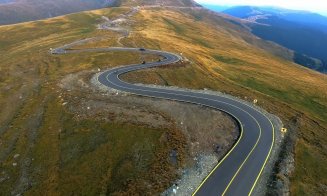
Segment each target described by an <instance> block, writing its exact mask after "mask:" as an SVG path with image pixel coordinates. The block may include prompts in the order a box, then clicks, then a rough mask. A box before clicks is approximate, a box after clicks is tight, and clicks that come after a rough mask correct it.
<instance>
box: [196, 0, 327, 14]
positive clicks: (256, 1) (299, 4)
mask: <svg viewBox="0 0 327 196" xmlns="http://www.w3.org/2000/svg"><path fill="white" fill-rule="evenodd" d="M195 1H196V2H198V3H200V4H209V5H257V6H277V7H283V8H288V9H296V10H308V11H314V12H320V13H327V1H326V0H195Z"/></svg>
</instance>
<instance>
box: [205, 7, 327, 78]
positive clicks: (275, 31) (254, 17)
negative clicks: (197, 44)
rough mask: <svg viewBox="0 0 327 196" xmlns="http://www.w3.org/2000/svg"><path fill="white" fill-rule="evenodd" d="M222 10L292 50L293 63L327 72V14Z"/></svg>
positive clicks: (263, 8) (237, 8) (252, 8)
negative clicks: (325, 15) (326, 15)
mask: <svg viewBox="0 0 327 196" xmlns="http://www.w3.org/2000/svg"><path fill="white" fill-rule="evenodd" d="M207 7H209V6H207ZM209 8H210V9H213V10H218V9H219V7H218V8H217V7H216V8H215V7H209ZM222 12H223V13H225V14H228V15H231V16H234V17H237V18H240V19H242V20H244V21H245V24H246V25H247V26H248V27H250V29H251V31H252V33H253V34H255V35H256V36H258V37H260V38H262V39H265V40H268V41H273V42H275V43H277V44H280V45H282V46H284V47H286V48H288V49H291V50H293V51H294V57H293V59H294V62H296V63H298V64H301V65H304V66H306V67H309V68H311V69H314V70H317V71H320V72H324V73H327V17H324V16H322V15H319V14H316V13H311V12H307V11H295V10H288V9H282V8H275V7H253V6H236V7H232V8H228V9H226V10H224V11H222Z"/></svg>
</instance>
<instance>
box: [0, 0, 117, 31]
mask: <svg viewBox="0 0 327 196" xmlns="http://www.w3.org/2000/svg"><path fill="white" fill-rule="evenodd" d="M111 4H112V1H111V0H92V1H86V0H56V1H52V0H17V1H13V2H12V3H9V4H2V5H1V4H0V25H4V24H13V23H19V22H26V21H31V20H38V19H43V18H49V17H54V16H59V15H63V14H68V13H72V12H79V11H83V10H90V9H98V8H102V7H106V6H109V5H111Z"/></svg>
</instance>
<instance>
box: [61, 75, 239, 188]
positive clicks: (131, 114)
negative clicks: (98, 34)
mask: <svg viewBox="0 0 327 196" xmlns="http://www.w3.org/2000/svg"><path fill="white" fill-rule="evenodd" d="M93 74H94V72H86V71H85V72H79V73H76V74H71V75H68V76H66V77H65V78H64V79H63V80H62V81H61V83H60V84H59V85H60V87H61V88H62V89H63V90H64V91H63V93H62V95H61V98H62V104H63V105H65V107H66V108H67V110H69V111H70V112H72V113H74V116H75V118H78V119H89V118H96V119H99V120H104V121H108V122H119V123H132V124H136V125H140V126H147V127H152V128H167V127H172V126H175V127H177V128H178V129H179V130H180V131H181V132H182V134H183V135H184V136H185V137H186V138H187V145H186V148H187V149H186V151H187V155H186V157H185V167H184V168H179V170H180V172H179V173H180V175H181V178H180V180H179V182H178V184H179V185H178V186H179V187H180V188H181V189H182V188H183V189H185V190H188V191H189V192H192V191H194V189H195V188H196V187H197V186H198V185H199V184H200V183H201V181H202V179H203V178H204V177H205V176H206V175H207V174H208V172H210V170H211V169H212V168H213V167H214V166H215V164H216V163H217V162H218V160H219V159H220V158H221V157H222V156H223V155H224V154H225V153H226V152H228V150H229V149H230V148H231V146H232V145H233V144H234V142H235V141H236V140H237V138H238V134H239V132H238V127H237V124H236V122H235V121H234V120H233V119H232V118H230V117H229V116H228V115H226V114H224V113H222V112H219V111H216V110H212V109H209V108H206V107H202V106H197V105H192V104H186V103H179V102H174V101H167V100H161V99H153V98H144V97H140V96H134V95H128V94H126V93H123V92H118V91H115V90H109V89H102V90H101V88H98V87H97V86H95V85H94V82H93V83H90V82H89V81H90V79H91V77H92V76H93ZM79 93H81V94H83V96H82V97H80V96H76V95H77V94H79ZM168 158H169V159H171V161H172V162H175V161H176V159H179V158H180V157H179V155H178V152H174V151H172V152H171V153H170V155H169V157H168ZM187 186H190V188H189V187H187Z"/></svg>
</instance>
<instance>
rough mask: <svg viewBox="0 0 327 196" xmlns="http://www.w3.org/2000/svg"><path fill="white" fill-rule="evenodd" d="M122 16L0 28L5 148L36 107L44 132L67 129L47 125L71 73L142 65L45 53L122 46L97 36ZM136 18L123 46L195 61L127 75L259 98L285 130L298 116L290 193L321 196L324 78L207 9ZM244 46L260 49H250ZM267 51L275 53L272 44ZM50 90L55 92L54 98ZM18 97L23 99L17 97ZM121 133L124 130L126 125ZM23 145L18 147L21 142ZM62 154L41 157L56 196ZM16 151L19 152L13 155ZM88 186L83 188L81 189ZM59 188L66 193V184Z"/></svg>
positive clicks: (326, 123)
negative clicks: (41, 110) (100, 27)
mask: <svg viewBox="0 0 327 196" xmlns="http://www.w3.org/2000/svg"><path fill="white" fill-rule="evenodd" d="M126 10H128V8H114V9H103V10H96V11H91V12H85V13H80V14H73V15H68V16H64V17H58V18H54V19H49V20H45V21H37V22H30V23H24V24H19V25H12V26H3V27H0V53H1V61H0V82H1V83H0V92H1V93H0V104H2V105H8V107H7V108H4V110H5V111H6V112H1V116H0V125H1V127H10V126H12V127H13V128H11V129H8V130H11V131H8V130H7V128H4V129H2V130H7V131H6V133H5V135H4V136H1V139H2V141H4V145H5V146H6V147H7V146H9V144H10V142H9V141H12V140H14V139H15V138H16V135H15V132H14V130H15V128H16V127H18V126H21V127H24V126H25V124H24V123H26V122H25V121H24V120H22V119H24V118H26V116H28V112H32V111H35V110H36V108H38V106H35V102H34V101H33V100H40V101H41V100H48V102H49V103H47V104H43V107H45V105H48V106H47V107H48V108H49V111H50V113H49V117H45V119H44V124H45V126H51V127H60V126H61V123H62V122H60V120H59V119H58V118H53V117H52V118H53V119H57V120H55V121H56V123H55V124H53V125H48V124H51V123H53V122H50V121H49V118H50V116H52V115H55V111H57V110H58V111H60V110H61V109H60V106H56V99H55V98H51V96H54V97H56V96H57V94H56V91H58V90H59V89H58V87H57V83H58V81H59V80H60V79H61V78H62V77H63V76H65V75H66V74H68V73H73V72H77V71H80V70H85V69H92V68H97V67H106V66H108V65H110V66H115V65H121V64H129V63H135V61H136V62H139V56H138V55H137V54H126V53H124V54H122V53H115V54H112V53H108V54H101V53H100V54H96V53H88V54H87V55H85V54H74V55H65V56H51V55H49V54H48V53H47V50H48V49H49V48H50V47H51V48H54V47H57V46H61V45H63V44H65V43H70V42H72V41H76V40H79V39H84V38H87V37H95V36H101V37H103V38H104V40H99V41H95V42H93V43H88V44H85V45H83V46H80V47H108V46H109V45H110V46H117V43H116V40H115V39H117V38H118V37H119V35H118V34H117V33H112V32H105V31H97V30H96V27H95V24H96V23H98V22H99V19H100V17H101V16H102V15H106V16H109V17H114V16H117V15H118V14H120V13H123V12H126ZM133 20H134V22H133V24H132V26H131V28H132V29H133V30H132V32H131V34H130V36H129V37H128V38H125V39H122V41H121V42H122V43H123V44H124V45H125V46H127V47H146V48H152V49H161V50H166V51H171V52H175V53H183V56H184V57H186V58H188V59H189V60H190V61H191V64H188V65H186V66H183V67H179V68H178V67H176V68H172V67H169V68H162V69H155V70H151V71H142V72H140V73H138V74H142V76H144V77H137V75H136V74H135V73H131V75H127V76H125V77H126V78H129V79H130V80H131V79H133V80H134V81H142V82H149V83H151V82H153V81H154V82H157V83H162V84H166V85H167V84H168V85H177V86H181V87H187V88H197V89H203V88H209V89H213V90H219V91H223V92H226V93H230V94H233V95H235V96H239V97H242V98H244V97H247V99H248V100H251V99H253V98H258V99H259V105H261V106H262V107H264V108H265V109H267V110H269V111H270V112H273V113H275V114H276V115H278V116H280V117H281V118H282V119H283V120H284V122H285V124H286V125H288V124H289V122H291V119H292V118H294V117H295V116H301V117H300V125H301V126H299V127H298V128H297V130H292V131H297V134H298V135H299V140H298V142H297V145H296V151H295V152H296V170H295V172H294V174H293V177H292V182H293V184H292V191H293V193H294V194H300V193H308V194H311V195H315V194H318V193H320V191H321V190H322V189H323V188H322V186H321V185H323V184H326V183H327V182H326V176H327V172H326V168H325V167H324V165H326V164H327V159H326V157H327V155H326V152H327V149H326V144H327V140H326V138H327V135H326V130H327V113H326V111H327V98H326V97H327V77H326V75H323V74H320V73H317V72H314V71H311V70H308V69H306V68H303V67H301V66H299V65H296V64H294V63H291V62H289V61H287V60H283V59H281V58H279V57H276V56H274V55H272V54H270V53H268V52H267V51H264V50H262V49H260V48H258V47H256V46H258V45H259V46H265V47H266V48H269V47H270V46H271V45H269V44H267V43H265V42H263V41H261V40H256V39H255V38H253V37H252V36H251V35H250V33H248V32H247V31H246V30H245V29H242V28H241V27H240V26H238V25H236V24H232V23H229V22H227V21H226V20H225V19H223V18H221V17H217V16H214V15H212V14H208V13H207V12H206V11H203V10H192V9H183V10H178V9H173V8H171V9H164V8H151V9H150V8H148V9H142V10H141V11H140V12H139V13H138V14H137V15H135V16H134V17H133ZM245 40H251V42H255V43H253V44H250V43H248V42H247V41H245ZM271 48H273V50H278V47H277V48H276V47H275V46H271ZM276 53H278V51H277V52H276ZM135 59H137V60H135ZM43 91H44V92H43ZM45 92H46V93H50V98H49V97H48V95H47V94H46V93H45ZM21 95H23V96H22V98H21V99H20V96H21ZM12 100H16V101H15V103H12ZM57 107H58V108H57ZM22 111H26V115H23V116H22V115H21V114H22ZM59 113H60V112H59ZM23 114H24V113H23ZM47 114H48V113H47ZM71 123H73V122H71ZM124 128H126V127H121V129H124ZM41 130H46V127H42V128H41ZM20 132H22V134H21V135H19V136H17V138H20V137H23V136H24V134H23V133H24V131H23V130H20ZM43 133H44V135H41V136H40V137H41V138H43V139H41V141H40V142H39V144H37V145H38V147H37V148H38V149H39V151H40V153H41V154H42V151H43V150H44V149H43V148H46V146H47V145H46V144H47V143H48V142H49V141H50V140H49V141H47V140H46V135H47V134H51V133H50V132H49V133H48V132H46V131H45V132H43ZM154 137H155V136H154ZM21 141H22V142H21V146H22V147H21V149H22V148H23V147H24V139H22V140H21ZM51 141H52V142H54V143H56V142H58V141H57V138H51ZM49 147H50V146H49ZM103 148H106V147H105V146H104V147H103ZM57 151H58V149H56V147H54V148H53V150H52V151H51V152H50V153H53V154H54V155H53V157H52V158H53V160H50V159H49V160H44V161H45V162H44V164H45V165H49V171H45V173H42V178H41V179H52V180H51V181H45V182H44V184H42V186H41V187H47V188H48V189H49V190H54V192H55V191H57V190H56V188H58V186H59V185H58V184H57V183H59V182H57V181H58V176H57V175H58V174H57V170H58V168H57V166H56V161H57V159H58V152H57ZM1 153H4V151H1V150H0V155H1ZM35 153H36V152H35ZM97 153H99V154H101V153H103V149H99V151H98V152H97ZM12 154H13V152H12V153H11V154H10V156H12ZM101 155H103V154H101ZM39 156H40V157H42V155H39ZM43 156H44V154H43ZM0 158H1V157H0ZM99 162H101V161H100V159H99ZM10 163H11V160H10V161H7V163H6V164H2V165H1V168H3V167H6V168H7V167H9V165H10ZM41 163H42V162H41ZM42 164H43V163H42ZM79 164H82V163H79ZM73 166H74V165H73V164H72V165H69V166H67V168H66V169H67V170H65V171H69V168H70V167H73ZM126 167H128V165H126ZM89 172H90V171H89ZM16 175H17V174H16ZM319 176H322V177H319ZM83 182H85V181H83ZM83 182H81V184H80V185H79V186H83ZM0 186H4V185H0ZM10 186H11V185H10V183H8V184H6V185H5V187H6V190H9V189H10V188H8V187H10ZM54 187H56V188H54ZM62 188H64V189H65V190H66V189H67V190H68V188H67V187H62ZM35 191H36V192H37V190H35ZM50 192H51V191H50ZM54 192H53V193H54ZM33 193H34V192H33Z"/></svg>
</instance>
